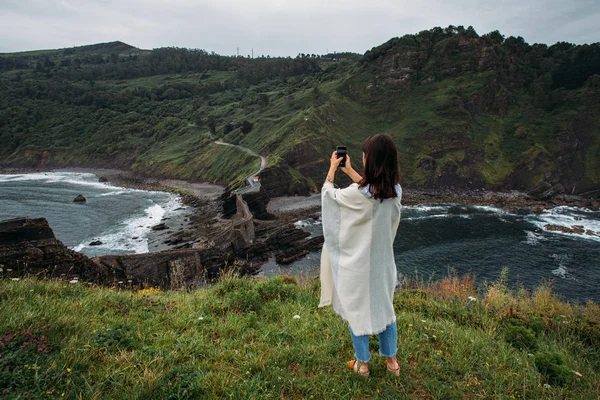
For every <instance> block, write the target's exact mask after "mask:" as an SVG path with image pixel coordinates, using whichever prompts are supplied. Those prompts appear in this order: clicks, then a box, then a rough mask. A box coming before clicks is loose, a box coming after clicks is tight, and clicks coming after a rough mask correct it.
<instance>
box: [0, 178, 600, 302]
mask: <svg viewBox="0 0 600 400" xmlns="http://www.w3.org/2000/svg"><path fill="white" fill-rule="evenodd" d="M80 193H81V194H83V195H84V196H85V197H86V198H87V203H85V204H76V203H73V199H74V198H75V196H77V195H78V194H80ZM181 210H185V208H184V206H182V204H181V201H180V199H179V197H178V196H175V195H173V194H170V193H163V192H151V191H142V190H133V189H124V188H119V187H114V186H111V185H108V184H105V183H99V182H98V180H97V178H96V176H95V175H93V174H82V173H62V172H61V173H36V174H25V175H0V220H3V219H7V218H14V217H18V216H28V217H31V218H37V217H44V218H46V219H47V220H48V221H49V223H50V226H51V227H52V229H53V230H54V233H55V235H56V236H57V238H58V239H60V240H62V241H63V242H64V243H65V244H66V245H67V246H69V247H70V248H73V249H75V250H78V251H81V252H83V253H85V254H87V255H89V256H95V255H102V254H133V253H144V252H147V251H148V250H152V249H151V248H150V249H149V241H150V242H151V240H150V236H151V235H152V231H151V229H150V227H151V226H153V225H156V224H158V223H159V222H160V221H161V219H162V218H165V217H169V216H172V215H175V214H177V213H182V212H185V211H181ZM546 224H555V225H562V226H568V227H570V226H573V225H582V226H583V227H584V228H585V229H590V230H592V231H595V232H600V212H592V211H590V210H586V209H578V208H570V207H557V208H553V209H548V210H546V211H545V212H544V213H543V214H541V215H534V214H527V215H516V214H511V213H508V212H507V211H505V210H502V209H498V208H493V207H477V206H458V205H434V206H404V207H403V209H402V219H401V221H400V227H399V230H398V234H397V236H396V241H395V243H394V250H395V254H396V264H397V266H398V275H399V277H400V278H402V277H403V276H411V277H414V276H416V275H418V277H419V278H421V279H424V280H429V279H434V280H435V279H440V278H443V277H445V276H448V274H449V273H450V271H452V270H454V271H456V272H457V273H458V274H459V275H461V274H464V273H467V272H471V273H473V274H474V275H475V277H476V278H477V281H478V282H480V283H481V282H484V281H488V282H492V281H495V280H497V279H498V277H499V275H500V271H501V270H502V268H503V267H508V269H509V273H508V278H509V279H508V281H509V284H510V285H511V286H513V287H516V286H518V285H522V286H524V287H526V288H529V289H531V288H534V287H536V286H538V285H539V284H540V283H541V282H543V281H544V280H551V281H553V285H554V291H555V292H556V293H558V294H561V295H563V296H565V298H567V299H570V300H578V301H585V300H588V299H591V300H593V301H595V302H598V303H600V238H599V237H589V236H581V235H576V234H564V233H558V232H551V231H548V230H546V229H545V228H544V225H546ZM297 225H298V226H301V227H303V228H304V229H306V230H308V231H310V232H311V233H312V234H314V235H318V234H322V227H321V223H320V221H313V220H310V221H299V222H298V223H297ZM93 240H100V241H102V242H103V243H104V244H103V245H101V246H97V247H91V246H89V245H88V244H89V243H90V242H91V241H93ZM319 258H320V253H319V252H313V253H311V254H309V255H308V256H307V257H306V258H304V259H302V260H300V261H297V262H295V263H293V264H291V265H287V266H280V267H277V266H274V263H270V264H267V265H265V266H264V268H263V270H264V271H265V274H267V275H269V274H272V273H277V272H282V273H303V272H309V273H314V272H315V271H318V265H319Z"/></svg>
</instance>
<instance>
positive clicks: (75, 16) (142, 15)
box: [0, 0, 600, 56]
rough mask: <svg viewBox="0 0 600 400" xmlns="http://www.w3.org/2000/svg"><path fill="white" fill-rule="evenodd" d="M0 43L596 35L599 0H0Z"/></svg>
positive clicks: (361, 41) (6, 46)
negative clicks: (463, 32) (451, 33)
mask: <svg viewBox="0 0 600 400" xmlns="http://www.w3.org/2000/svg"><path fill="white" fill-rule="evenodd" d="M0 13H1V15H2V20H3V23H2V25H1V26H0V51H4V52H6V51H23V50H33V49H43V48H60V47H70V46H75V45H83V44H91V43H98V42H105V41H112V40H121V41H124V42H126V43H129V44H132V45H134V46H137V47H141V48H154V47H161V46H179V47H190V48H202V49H206V50H208V51H215V52H217V53H220V54H234V53H235V51H236V47H240V52H241V53H242V54H249V53H250V52H251V49H252V48H254V50H255V51H254V53H255V55H259V54H265V55H267V54H270V55H274V56H287V55H290V56H295V55H296V54H298V53H318V54H321V53H324V52H326V51H354V52H358V53H363V52H365V51H366V50H368V49H370V48H372V47H374V46H378V45H380V44H382V43H383V42H385V41H387V40H389V39H390V38H392V37H395V36H402V35H404V34H408V33H416V32H419V31H421V30H424V29H430V28H432V27H434V26H441V27H445V26H448V25H451V24H452V25H464V26H468V25H472V26H473V27H474V28H475V29H476V30H477V32H479V33H480V34H482V33H486V32H489V31H492V30H496V29H498V30H500V32H502V33H503V34H504V35H506V36H510V35H514V36H523V37H524V38H525V40H526V41H527V42H529V43H534V42H543V43H548V44H552V43H554V42H556V41H569V42H575V43H583V42H596V41H598V40H599V37H600V28H598V25H600V24H598V23H597V22H594V20H595V21H598V20H599V18H598V17H600V2H598V1H597V0H580V1H575V2H567V1H564V0H561V1H558V0H547V1H542V0H536V1H534V0H508V1H498V0H495V1H491V0H485V1H477V2H474V1H472V0H471V1H463V0H460V1H454V2H447V1H443V0H431V1H407V0H401V1H397V0H371V1H368V2H367V1H366V0H365V1H358V0H336V1H333V0H306V1H287V2H286V1H281V0H280V1H275V0H250V1H249V0H221V1H208V0H195V1H194V0H120V1H118V0H96V1H94V0H77V1H75V0H20V1H17V0H0Z"/></svg>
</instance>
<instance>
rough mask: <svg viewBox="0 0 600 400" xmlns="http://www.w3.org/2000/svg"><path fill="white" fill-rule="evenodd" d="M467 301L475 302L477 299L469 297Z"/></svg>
mask: <svg viewBox="0 0 600 400" xmlns="http://www.w3.org/2000/svg"><path fill="white" fill-rule="evenodd" d="M469 301H477V299H476V298H475V297H473V296H469Z"/></svg>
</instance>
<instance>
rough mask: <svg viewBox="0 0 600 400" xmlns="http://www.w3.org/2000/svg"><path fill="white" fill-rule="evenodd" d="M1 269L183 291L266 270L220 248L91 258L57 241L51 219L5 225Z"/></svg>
mask: <svg viewBox="0 0 600 400" xmlns="http://www.w3.org/2000/svg"><path fill="white" fill-rule="evenodd" d="M0 265H2V266H3V269H4V271H5V272H4V275H5V276H10V277H17V276H23V275H37V276H49V277H60V276H63V277H70V276H78V277H80V278H81V279H83V280H88V281H93V282H96V283H106V284H112V283H114V282H115V281H125V280H127V281H131V283H132V284H141V285H158V286H161V287H164V288H177V289H179V288H183V287H189V286H196V285H199V284H202V283H204V282H206V281H209V280H212V279H214V278H216V277H217V276H218V275H219V273H220V272H221V271H222V270H223V269H225V268H228V269H232V270H234V271H236V272H238V273H239V274H240V275H252V274H256V273H258V271H259V269H260V263H253V262H247V261H244V260H238V259H236V258H235V257H234V256H233V255H232V254H231V253H228V252H226V251H224V250H221V249H218V248H212V249H189V250H172V251H168V252H160V253H146V254H135V255H108V256H102V257H95V258H94V259H90V258H88V257H86V256H85V255H83V254H81V253H78V252H76V251H73V250H71V249H69V248H67V247H66V246H65V245H64V244H63V243H62V242H61V241H60V240H57V239H56V237H55V236H54V232H53V231H52V229H51V228H50V226H49V225H48V221H46V219H44V218H39V219H30V218H27V217H22V218H15V219H10V220H6V221H2V222H0Z"/></svg>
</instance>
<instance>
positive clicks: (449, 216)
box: [401, 214, 463, 221]
mask: <svg viewBox="0 0 600 400" xmlns="http://www.w3.org/2000/svg"><path fill="white" fill-rule="evenodd" d="M451 217H463V216H462V215H453V214H434V215H423V216H419V217H403V218H402V219H401V221H421V220H424V219H438V218H451Z"/></svg>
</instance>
